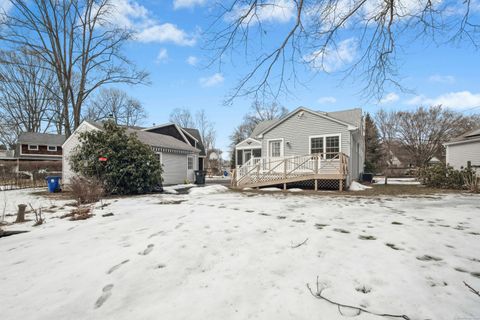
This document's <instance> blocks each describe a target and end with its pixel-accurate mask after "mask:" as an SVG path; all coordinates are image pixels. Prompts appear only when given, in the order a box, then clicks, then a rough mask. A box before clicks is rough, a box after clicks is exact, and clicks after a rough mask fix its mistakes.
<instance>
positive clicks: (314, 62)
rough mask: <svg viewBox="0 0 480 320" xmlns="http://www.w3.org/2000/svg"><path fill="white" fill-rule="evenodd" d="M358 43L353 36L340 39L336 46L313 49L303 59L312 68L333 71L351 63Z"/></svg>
mask: <svg viewBox="0 0 480 320" xmlns="http://www.w3.org/2000/svg"><path fill="white" fill-rule="evenodd" d="M357 47H358V43H357V41H356V40H355V39H354V38H349V39H346V40H343V41H340V42H339V43H338V45H337V46H336V47H330V48H327V49H326V50H324V51H323V52H322V51H314V52H313V53H312V54H310V55H308V56H305V57H304V59H305V60H306V61H307V62H308V63H309V64H310V66H311V67H312V68H313V69H319V70H323V71H325V72H334V71H337V70H339V69H341V68H343V67H344V66H345V65H346V64H349V63H351V62H352V61H353V60H354V59H355V56H356V54H357Z"/></svg>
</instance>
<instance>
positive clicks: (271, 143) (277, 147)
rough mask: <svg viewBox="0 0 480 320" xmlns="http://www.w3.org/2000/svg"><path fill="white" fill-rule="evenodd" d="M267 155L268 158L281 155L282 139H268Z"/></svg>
mask: <svg viewBox="0 0 480 320" xmlns="http://www.w3.org/2000/svg"><path fill="white" fill-rule="evenodd" d="M267 142H268V156H269V157H270V158H280V157H283V139H271V140H268V141H267Z"/></svg>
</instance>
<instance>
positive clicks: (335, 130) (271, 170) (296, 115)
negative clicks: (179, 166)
mask: <svg viewBox="0 0 480 320" xmlns="http://www.w3.org/2000/svg"><path fill="white" fill-rule="evenodd" d="M235 158H236V170H235V181H234V184H235V185H236V186H237V187H262V186H272V185H283V187H284V188H288V187H289V186H293V185H302V184H310V185H312V186H314V188H315V189H317V188H318V187H319V186H326V187H330V188H331V187H332V186H334V187H335V188H339V189H343V188H345V187H346V186H349V185H350V183H351V181H353V180H355V179H358V177H359V175H360V174H361V173H362V171H363V166H364V161H365V136H364V125H363V117H362V110H361V109H351V110H343V111H336V112H320V111H313V110H310V109H307V108H304V107H300V108H297V109H295V110H294V111H292V112H290V113H289V114H287V115H286V116H285V117H283V118H281V119H277V120H269V121H265V122H261V123H259V124H258V125H257V126H256V128H255V129H254V130H253V132H252V134H251V136H250V137H248V138H247V139H245V140H244V141H242V142H240V143H239V144H237V145H236V146H235Z"/></svg>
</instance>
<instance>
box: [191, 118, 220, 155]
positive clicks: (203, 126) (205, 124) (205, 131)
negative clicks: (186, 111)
mask: <svg viewBox="0 0 480 320" xmlns="http://www.w3.org/2000/svg"><path fill="white" fill-rule="evenodd" d="M195 123H196V124H195V127H196V128H197V129H198V131H199V132H200V136H201V137H202V141H203V143H204V145H205V149H206V150H207V152H208V151H209V150H211V149H213V148H215V140H216V131H215V127H214V123H213V122H212V121H210V120H209V119H208V116H207V114H206V112H205V110H204V109H202V110H200V111H198V112H197V113H196V115H195Z"/></svg>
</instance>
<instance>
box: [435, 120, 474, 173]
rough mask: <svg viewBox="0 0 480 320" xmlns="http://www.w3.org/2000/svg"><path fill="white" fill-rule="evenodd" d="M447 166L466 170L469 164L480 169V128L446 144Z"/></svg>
mask: <svg viewBox="0 0 480 320" xmlns="http://www.w3.org/2000/svg"><path fill="white" fill-rule="evenodd" d="M444 146H445V149H446V160H447V164H449V165H451V166H452V167H453V168H455V169H457V170H458V169H462V168H465V167H466V166H467V165H468V163H470V165H471V166H472V167H474V168H480V128H478V129H476V130H473V131H470V132H467V133H465V134H463V135H461V136H460V137H457V138H455V139H452V140H451V141H449V142H447V143H445V144H444Z"/></svg>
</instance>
